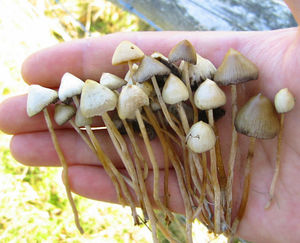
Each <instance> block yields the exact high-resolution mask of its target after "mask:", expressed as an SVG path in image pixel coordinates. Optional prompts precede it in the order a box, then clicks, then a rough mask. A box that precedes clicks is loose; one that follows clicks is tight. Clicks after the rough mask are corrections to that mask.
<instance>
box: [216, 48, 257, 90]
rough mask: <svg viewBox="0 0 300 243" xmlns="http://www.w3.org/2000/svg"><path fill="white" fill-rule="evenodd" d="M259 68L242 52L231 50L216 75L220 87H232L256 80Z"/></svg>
mask: <svg viewBox="0 0 300 243" xmlns="http://www.w3.org/2000/svg"><path fill="white" fill-rule="evenodd" d="M257 78H258V68H257V67H256V65H255V64H254V63H253V62H251V61H250V60H249V59H248V58H246V57H245V56H243V55H242V54H241V53H240V52H238V51H236V50H234V49H232V48H230V49H229V51H228V52H227V53H226V55H225V57H224V60H223V62H222V64H221V65H220V67H219V68H218V69H217V71H216V73H215V75H214V81H215V82H217V83H218V84H219V85H230V84H238V83H242V82H247V81H250V80H256V79H257Z"/></svg>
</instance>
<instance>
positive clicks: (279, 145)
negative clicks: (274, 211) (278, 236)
mask: <svg viewBox="0 0 300 243" xmlns="http://www.w3.org/2000/svg"><path fill="white" fill-rule="evenodd" d="M283 123H284V113H281V114H280V129H279V134H278V140H277V153H276V165H275V172H274V175H273V179H272V183H271V187H270V192H269V201H268V202H267V204H266V206H265V209H267V208H269V207H270V206H271V203H272V200H273V197H274V192H275V186H276V183H277V180H278V176H279V170H280V153H281V144H282V134H283Z"/></svg>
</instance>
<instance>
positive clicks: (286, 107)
mask: <svg viewBox="0 0 300 243" xmlns="http://www.w3.org/2000/svg"><path fill="white" fill-rule="evenodd" d="M274 103H275V108H276V111H277V112H278V113H286V112H289V111H291V110H292V109H293V108H294V106H295V97H294V96H293V94H292V93H291V92H290V91H289V90H288V89H287V88H285V89H281V90H279V92H278V93H277V94H276V95H275V98H274Z"/></svg>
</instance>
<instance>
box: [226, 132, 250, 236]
mask: <svg viewBox="0 0 300 243" xmlns="http://www.w3.org/2000/svg"><path fill="white" fill-rule="evenodd" d="M255 141H256V138H255V137H251V138H250V144H249V148H248V154H247V163H246V167H245V172H244V190H243V194H242V200H241V204H240V207H239V210H238V213H237V216H236V218H235V220H234V222H233V224H232V235H235V233H236V231H237V229H238V226H239V222H240V221H241V219H242V218H243V216H244V213H245V209H246V206H247V202H248V196H249V189H250V181H251V162H252V159H253V156H254V148H255Z"/></svg>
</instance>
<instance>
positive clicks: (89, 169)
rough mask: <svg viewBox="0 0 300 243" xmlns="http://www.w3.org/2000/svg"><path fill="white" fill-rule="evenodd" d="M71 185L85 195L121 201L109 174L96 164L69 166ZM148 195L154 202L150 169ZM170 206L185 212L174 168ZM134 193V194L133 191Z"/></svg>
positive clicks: (161, 189)
mask: <svg viewBox="0 0 300 243" xmlns="http://www.w3.org/2000/svg"><path fill="white" fill-rule="evenodd" d="M69 178H70V186H71V188H72V190H73V191H74V192H75V193H77V194H79V195H81V196H84V197H87V198H91V199H95V200H100V201H106V202H112V203H119V202H118V200H117V197H116V192H115V190H114V186H113V184H112V182H111V180H110V178H109V177H108V176H107V174H106V172H105V171H104V169H102V168H101V167H95V166H72V167H70V168H69ZM145 182H146V187H147V191H148V195H149V196H150V199H151V201H152V204H153V198H152V197H151V195H152V192H153V187H152V186H153V173H152V171H149V176H148V177H147V179H146V180H145ZM168 188H169V193H170V200H169V208H170V210H171V211H174V212H177V213H183V212H184V206H183V202H182V198H181V194H180V190H179V187H178V182H177V178H176V174H175V172H174V171H173V170H171V171H170V175H169V187H168ZM131 192H132V195H134V193H133V191H131ZM160 196H161V198H163V197H164V194H163V172H161V173H160Z"/></svg>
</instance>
